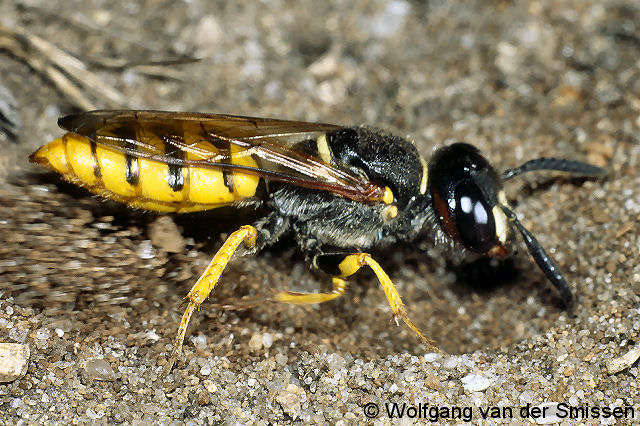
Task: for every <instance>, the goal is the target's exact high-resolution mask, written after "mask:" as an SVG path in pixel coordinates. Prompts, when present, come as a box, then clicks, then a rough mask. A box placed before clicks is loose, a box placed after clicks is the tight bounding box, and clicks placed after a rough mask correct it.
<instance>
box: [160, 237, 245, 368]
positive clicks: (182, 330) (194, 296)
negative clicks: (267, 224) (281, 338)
mask: <svg viewBox="0 0 640 426" xmlns="http://www.w3.org/2000/svg"><path fill="white" fill-rule="evenodd" d="M256 238H257V231H256V229H255V228H254V227H253V226H249V225H246V226H243V227H241V228H240V229H238V230H237V231H236V232H234V233H233V234H231V235H230V236H229V238H227V240H226V241H225V242H224V244H223V245H222V247H220V250H218V252H217V253H216V255H215V256H214V257H213V260H212V261H211V263H210V264H209V266H207V269H205V271H204V272H203V274H202V275H201V276H200V278H198V281H197V282H196V283H195V285H194V286H193V288H191V290H190V291H189V294H187V297H186V298H187V299H189V305H188V306H187V309H186V310H185V312H184V315H183V316H182V321H180V327H178V334H177V336H176V340H175V344H174V348H173V354H172V355H171V359H170V360H169V363H168V364H167V366H166V368H165V373H168V372H170V371H171V369H172V368H173V365H174V364H175V362H176V360H177V359H178V357H179V356H180V353H181V351H182V343H183V342H184V336H185V334H186V332H187V326H188V325H189V319H190V318H191V314H193V312H194V311H195V310H196V309H198V307H199V306H200V304H201V303H202V302H204V301H205V299H206V298H207V297H208V296H209V293H211V291H212V290H213V288H214V287H215V285H216V283H217V282H218V280H219V279H220V275H222V271H223V270H224V268H225V267H226V266H227V263H229V259H231V256H232V255H233V253H234V252H235V251H236V249H237V248H238V246H239V245H240V244H242V243H243V242H244V245H245V246H246V247H248V248H251V247H253V246H254V245H255V244H256Z"/></svg>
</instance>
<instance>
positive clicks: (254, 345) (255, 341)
mask: <svg viewBox="0 0 640 426" xmlns="http://www.w3.org/2000/svg"><path fill="white" fill-rule="evenodd" d="M263 344H264V343H263V338H262V334H260V333H256V334H254V335H253V336H251V339H250V340H249V348H250V349H251V350H252V351H254V352H258V351H259V350H260V349H262V345H263Z"/></svg>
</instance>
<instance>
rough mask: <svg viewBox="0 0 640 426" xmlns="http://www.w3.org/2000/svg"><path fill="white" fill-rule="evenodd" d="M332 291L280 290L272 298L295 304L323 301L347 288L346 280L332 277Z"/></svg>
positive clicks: (333, 297)
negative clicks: (304, 291) (299, 291)
mask: <svg viewBox="0 0 640 426" xmlns="http://www.w3.org/2000/svg"><path fill="white" fill-rule="evenodd" d="M332 281H333V291H332V292H331V293H297V292H294V291H281V292H279V293H277V294H276V295H275V297H274V298H273V299H272V300H274V301H276V302H283V303H293V304H296V305H309V304H312V303H323V302H328V301H329V300H333V299H337V298H338V297H340V296H342V295H343V294H344V292H345V291H346V290H347V282H346V281H345V280H343V279H342V278H338V277H333V278H332Z"/></svg>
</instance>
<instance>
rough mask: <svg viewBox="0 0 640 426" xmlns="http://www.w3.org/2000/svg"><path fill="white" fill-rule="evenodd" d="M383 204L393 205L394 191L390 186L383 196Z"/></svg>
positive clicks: (385, 188)
mask: <svg viewBox="0 0 640 426" xmlns="http://www.w3.org/2000/svg"><path fill="white" fill-rule="evenodd" d="M382 202H383V203H385V204H391V203H393V191H391V189H390V188H389V187H388V186H385V187H384V194H383V195H382Z"/></svg>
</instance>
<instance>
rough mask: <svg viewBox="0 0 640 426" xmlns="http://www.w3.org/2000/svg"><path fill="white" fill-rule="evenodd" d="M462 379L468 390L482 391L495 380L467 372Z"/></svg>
mask: <svg viewBox="0 0 640 426" xmlns="http://www.w3.org/2000/svg"><path fill="white" fill-rule="evenodd" d="M460 381H461V382H462V386H463V387H464V389H465V390H466V391H467V392H481V391H483V390H485V389H487V388H488V387H489V386H491V385H492V384H493V380H491V379H490V378H488V377H485V376H482V375H480V374H467V375H466V376H464V377H463V378H462V379H460Z"/></svg>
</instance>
